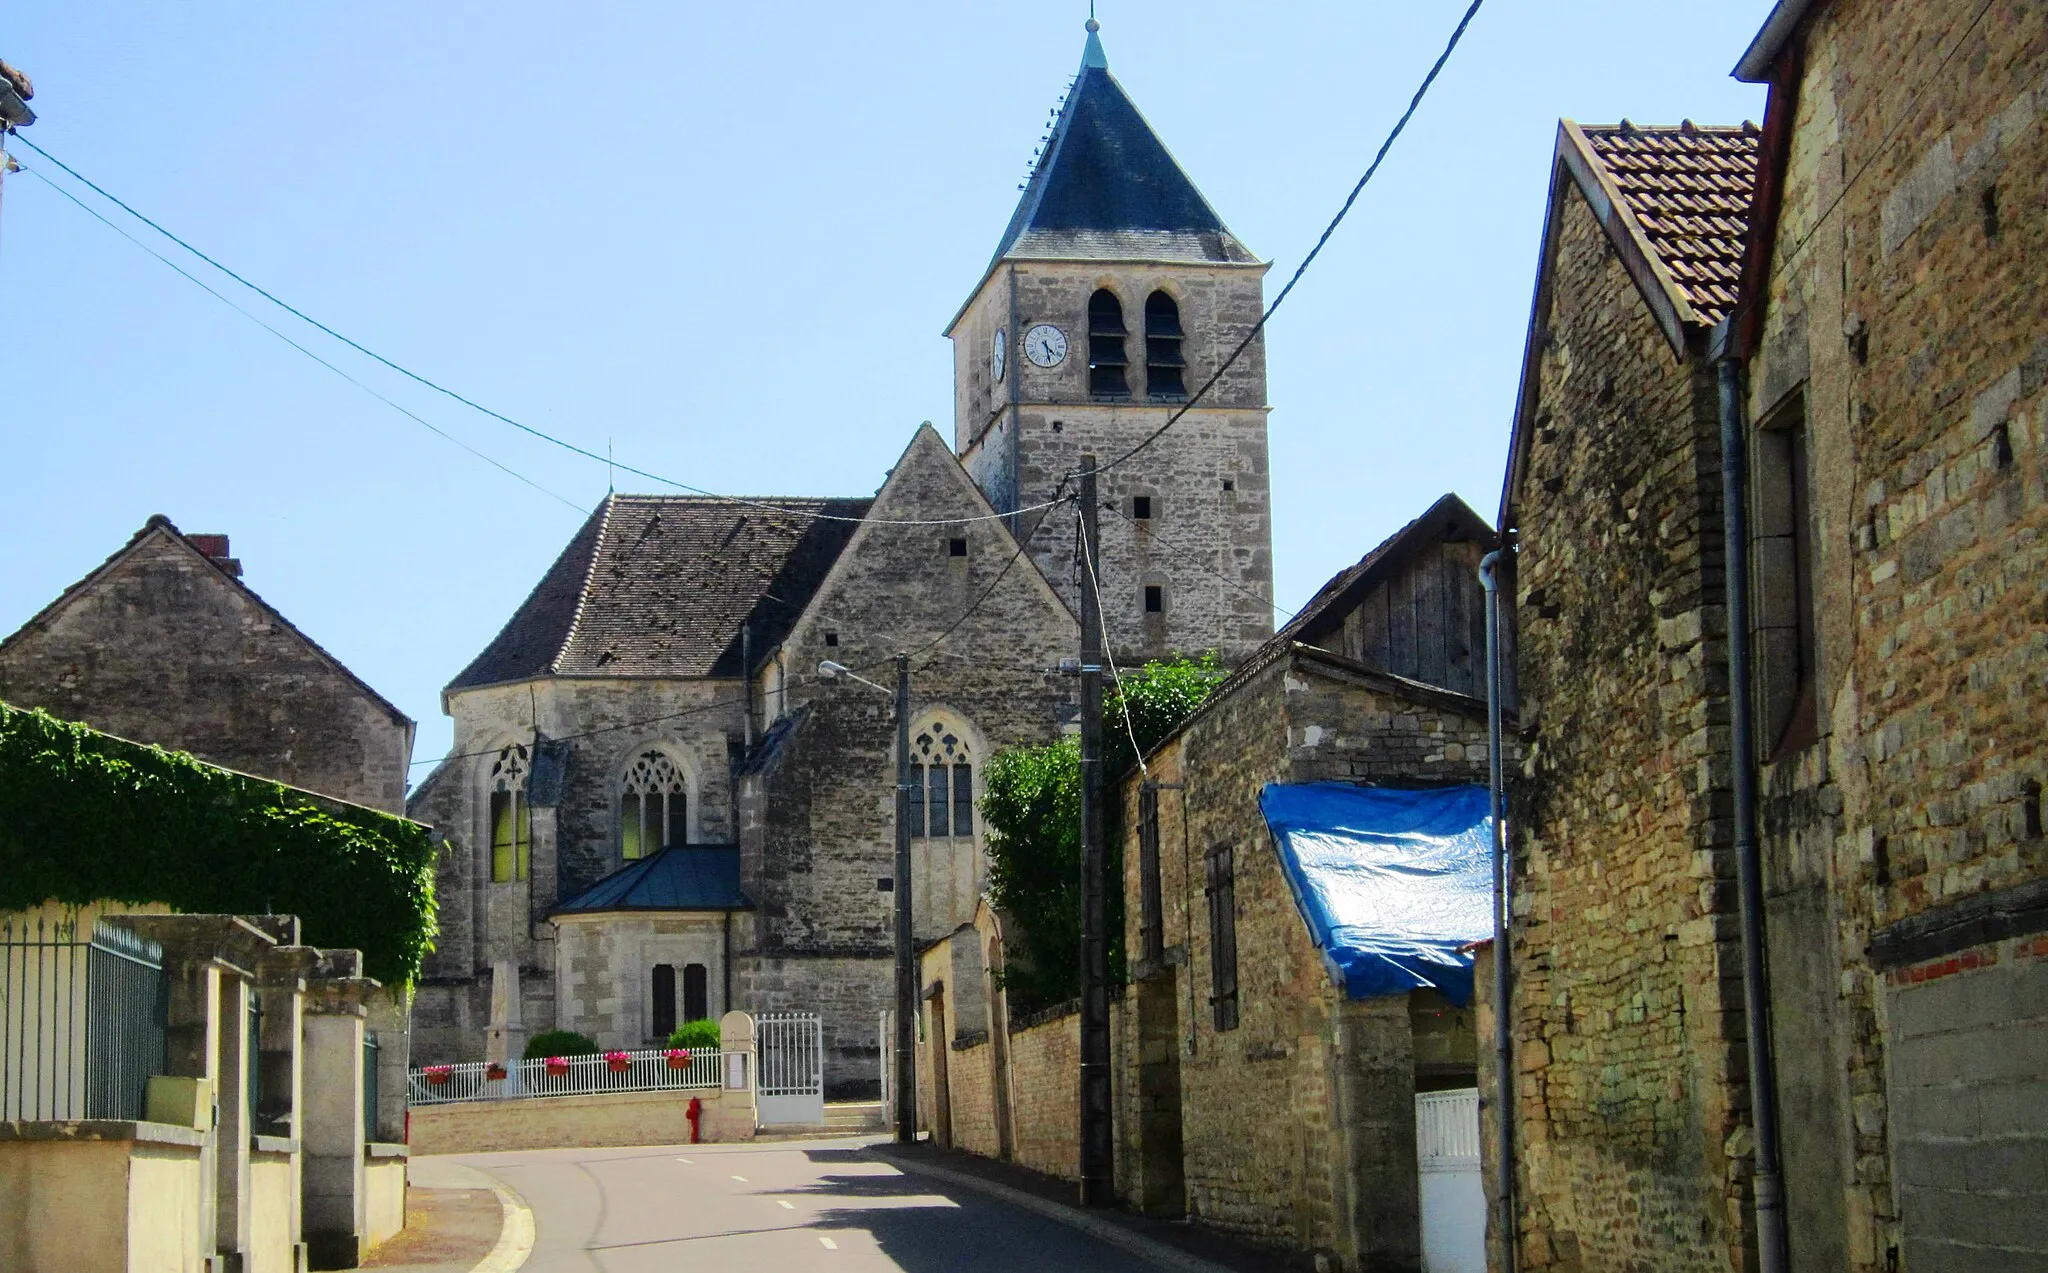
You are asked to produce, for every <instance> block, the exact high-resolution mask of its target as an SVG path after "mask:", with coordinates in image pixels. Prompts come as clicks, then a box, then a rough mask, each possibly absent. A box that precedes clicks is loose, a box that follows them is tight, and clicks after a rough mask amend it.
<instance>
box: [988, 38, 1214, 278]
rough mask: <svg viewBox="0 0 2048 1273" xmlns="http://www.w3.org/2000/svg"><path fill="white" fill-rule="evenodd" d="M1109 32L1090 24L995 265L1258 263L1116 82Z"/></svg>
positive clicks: (1004, 234)
mask: <svg viewBox="0 0 2048 1273" xmlns="http://www.w3.org/2000/svg"><path fill="white" fill-rule="evenodd" d="M1100 30H1101V24H1099V23H1098V22H1096V21H1095V19H1094V18H1092V17H1091V18H1089V19H1088V42H1087V44H1086V45H1085V46H1083V49H1082V52H1081V69H1080V71H1079V72H1078V73H1077V74H1076V75H1075V77H1074V84H1073V87H1072V88H1071V89H1070V90H1069V91H1068V93H1067V100H1066V104H1065V106H1063V107H1062V108H1061V110H1060V112H1059V117H1058V119H1057V120H1056V121H1055V122H1054V124H1053V128H1052V134H1051V136H1050V137H1048V138H1047V140H1046V144H1045V149H1044V151H1043V152H1042V153H1041V154H1040V156H1039V159H1038V165H1037V167H1036V168H1034V169H1033V170H1032V173H1031V179H1030V180H1029V181H1028V182H1026V183H1025V188H1024V197H1023V198H1022V199H1021V200H1019V201H1018V203H1017V210H1016V212H1015V213H1014V214H1012V215H1011V217H1010V224H1009V227H1008V228H1007V229H1006V230H1005V231H1004V232H1003V239H1002V243H1001V244H1000V245H999V246H998V247H997V248H996V254H995V260H997V261H1001V260H1003V259H1005V258H1011V257H1036V258H1040V259H1046V258H1062V257H1065V258H1072V257H1076V256H1079V257H1085V258H1101V257H1112V258H1113V257H1117V256H1122V255H1131V256H1152V257H1155V258H1161V257H1163V258H1164V259H1189V260H1210V261H1251V260H1253V259H1254V258H1253V257H1252V255H1251V253H1250V252H1248V251H1246V250H1245V248H1244V245H1243V244H1241V243H1239V242H1238V241H1237V239H1236V237H1235V236H1233V235H1232V234H1231V233H1230V230H1229V229H1228V228H1227V227H1226V226H1225V225H1224V224H1223V219H1222V218H1221V217H1219V216H1217V215H1216V210H1215V209H1214V208H1212V207H1210V206H1209V201H1208V200H1207V199H1204V198H1203V197H1202V192H1201V191H1200V190H1198V189H1196V188H1195V183H1194V182H1193V181H1191V180H1189V178H1188V175H1187V174H1186V173H1185V172H1183V171H1181V167H1180V165H1179V164H1178V163H1176V162H1174V158H1173V156H1172V155H1171V154H1170V153H1168V151H1167V149H1166V145H1165V143H1164V142H1162V141H1160V140H1159V135H1158V134H1157V133H1154V132H1153V131H1152V126H1151V125H1149V124H1147V123H1146V122H1145V117H1144V116H1143V115H1141V114H1139V113H1138V108H1137V106H1136V105H1134V104H1133V103H1132V101H1131V99H1130V96H1129V95H1128V94H1127V93H1125V92H1124V89H1123V85H1121V84H1119V83H1117V80H1116V77H1115V76H1113V75H1111V74H1110V73H1109V56H1108V55H1107V54H1106V53H1104V52H1103V48H1102V37H1101V35H1100V34H1098V33H1099V32H1100Z"/></svg>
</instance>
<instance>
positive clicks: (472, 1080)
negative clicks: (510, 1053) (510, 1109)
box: [406, 1048, 745, 1105]
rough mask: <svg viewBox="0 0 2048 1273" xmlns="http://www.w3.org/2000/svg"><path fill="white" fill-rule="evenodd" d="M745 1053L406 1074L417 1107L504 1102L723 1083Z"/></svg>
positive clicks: (653, 1053)
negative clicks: (732, 1064) (731, 1064)
mask: <svg viewBox="0 0 2048 1273" xmlns="http://www.w3.org/2000/svg"><path fill="white" fill-rule="evenodd" d="M731 1058H738V1063H737V1064H736V1065H735V1070H736V1073H735V1077H736V1078H737V1077H740V1074H739V1073H738V1071H742V1070H743V1068H744V1060H745V1054H744V1053H740V1052H720V1051H717V1050H716V1049H713V1048H705V1049H702V1050H700V1051H694V1052H691V1053H690V1055H689V1059H688V1060H682V1059H681V1058H680V1057H672V1056H671V1055H670V1054H669V1052H668V1051H667V1050H665V1049H649V1050H647V1051H643V1052H615V1053H610V1054H607V1055H604V1056H566V1057H561V1058H558V1059H559V1060H560V1062H561V1064H560V1065H558V1066H551V1065H550V1064H549V1062H547V1061H546V1060H532V1061H515V1062H510V1063H507V1064H503V1065H500V1064H498V1063H496V1062H483V1061H479V1062H465V1063H463V1064H461V1065H427V1066H422V1067H420V1068H419V1069H416V1070H413V1071H412V1072H411V1073H410V1074H409V1075H407V1082H406V1086H407V1092H406V1098H407V1100H408V1101H409V1102H410V1103H411V1104H414V1105H448V1104H453V1103H456V1102H459V1101H504V1100H517V1099H521V1098H525V1097H530V1096H590V1095H594V1094H596V1093H600V1092H668V1091H684V1090H687V1089H690V1088H706V1087H723V1086H724V1085H725V1077H726V1067H727V1064H728V1060H729V1059H731Z"/></svg>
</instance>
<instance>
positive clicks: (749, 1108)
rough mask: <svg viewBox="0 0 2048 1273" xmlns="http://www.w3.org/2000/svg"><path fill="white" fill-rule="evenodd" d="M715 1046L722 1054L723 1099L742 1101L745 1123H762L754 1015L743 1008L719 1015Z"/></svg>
mask: <svg viewBox="0 0 2048 1273" xmlns="http://www.w3.org/2000/svg"><path fill="white" fill-rule="evenodd" d="M718 1050H719V1051H720V1052H723V1053H724V1054H725V1056H724V1058H723V1062H724V1064H723V1069H724V1074H723V1076H722V1078H721V1080H720V1083H721V1085H722V1086H723V1087H724V1088H725V1092H724V1095H723V1100H721V1102H720V1103H721V1104H723V1103H724V1102H725V1101H741V1102H744V1103H745V1107H746V1120H747V1126H748V1127H750V1128H751V1127H759V1126H760V1125H761V1102H760V1086H761V1084H760V1077H759V1075H760V1064H759V1062H760V1056H759V1053H758V1049H757V1048H756V1047H755V1043H754V1019H753V1018H752V1017H750V1016H748V1015H747V1014H746V1013H744V1012H728V1013H726V1014H725V1015H724V1016H723V1017H720V1018H719V1019H718Z"/></svg>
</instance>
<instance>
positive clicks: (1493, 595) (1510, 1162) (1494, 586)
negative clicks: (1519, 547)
mask: <svg viewBox="0 0 2048 1273" xmlns="http://www.w3.org/2000/svg"><path fill="white" fill-rule="evenodd" d="M1500 556H1501V550H1500V549H1498V548H1496V549H1494V550H1493V551H1492V552H1490V553H1488V554H1486V556H1484V557H1482V558H1480V559H1479V584H1480V586H1481V587H1483V588H1485V589H1486V740H1487V754H1488V758H1489V773H1488V787H1489V789H1490V790H1489V794H1490V796H1491V804H1492V815H1493V816H1492V824H1493V825H1492V831H1493V1105H1494V1111H1495V1118H1494V1124H1495V1127H1494V1138H1493V1141H1494V1143H1493V1150H1494V1165H1493V1173H1494V1179H1495V1180H1497V1181H1499V1182H1500V1215H1499V1219H1498V1221H1497V1223H1498V1225H1499V1229H1500V1249H1501V1268H1502V1270H1503V1273H1514V1269H1515V1255H1516V1245H1517V1244H1516V1241H1515V1100H1514V1091H1515V1071H1514V1059H1515V1058H1514V1030H1513V1008H1514V1003H1513V1000H1511V999H1510V998H1509V995H1510V994H1511V993H1512V991H1513V988H1514V981H1513V978H1512V977H1510V975H1509V967H1508V916H1509V913H1510V908H1511V907H1512V905H1513V899H1512V898H1511V897H1510V895H1509V893H1508V855H1507V829H1506V828H1507V823H1506V820H1505V814H1506V810H1505V807H1504V806H1505V804H1506V801H1505V799H1504V791H1505V788H1506V781H1507V780H1506V774H1505V766H1504V765H1503V763H1502V761H1501V754H1500V735H1501V728H1500V718H1501V694H1500V581H1499V580H1498V579H1497V578H1495V577H1494V571H1495V570H1496V569H1497V568H1498V567H1499V565H1500Z"/></svg>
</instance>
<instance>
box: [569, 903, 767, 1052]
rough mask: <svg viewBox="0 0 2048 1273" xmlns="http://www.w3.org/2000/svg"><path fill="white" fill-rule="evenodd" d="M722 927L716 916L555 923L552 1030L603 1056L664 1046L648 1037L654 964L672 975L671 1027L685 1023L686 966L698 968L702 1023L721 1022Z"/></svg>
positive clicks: (728, 1006)
mask: <svg viewBox="0 0 2048 1273" xmlns="http://www.w3.org/2000/svg"><path fill="white" fill-rule="evenodd" d="M725 926H726V918H725V915H724V913H723V912H710V913H704V914H695V915H691V914H679V913H659V914H647V915H627V914H620V915H588V916H578V917H569V916H564V917H563V918H561V919H559V920H557V921H556V931H557V932H558V933H559V934H560V936H559V938H558V939H557V941H556V944H555V949H556V958H557V959H558V960H559V961H560V962H559V964H558V966H557V968H556V972H555V985H556V987H557V989H558V990H559V992H560V995H561V1010H560V1012H559V1013H558V1014H557V1019H556V1024H557V1025H559V1026H560V1027H561V1028H562V1029H565V1030H575V1031H577V1032H578V1033H581V1034H585V1035H588V1036H589V1037H591V1038H592V1039H595V1040H596V1041H597V1043H598V1045H599V1046H600V1047H603V1048H606V1049H611V1048H622V1049H625V1050H628V1051H630V1050H633V1049H636V1048H650V1047H659V1046H665V1045H666V1044H667V1041H668V1039H667V1036H666V1035H662V1036H660V1037H657V1036H656V1035H655V1033H654V1022H653V1017H654V967H655V965H656V964H667V965H669V966H670V967H671V968H674V969H675V996H676V1015H675V1019H676V1023H677V1024H678V1025H680V1024H682V1022H683V1020H684V1014H683V970H684V969H685V968H686V967H688V966H689V965H691V964H702V965H703V966H704V992H705V1006H706V1009H707V1012H706V1015H707V1016H709V1017H711V1018H713V1019H716V1018H718V1017H722V1016H724V1015H725V1014H726V1013H727V1012H729V1011H731V1010H732V1009H733V1007H734V1006H735V1005H734V1004H732V1003H728V1002H726V997H727V996H726V975H727V969H726V964H725V945H726V931H725ZM757 1010H760V1009H757Z"/></svg>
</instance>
